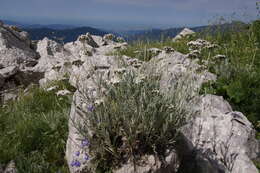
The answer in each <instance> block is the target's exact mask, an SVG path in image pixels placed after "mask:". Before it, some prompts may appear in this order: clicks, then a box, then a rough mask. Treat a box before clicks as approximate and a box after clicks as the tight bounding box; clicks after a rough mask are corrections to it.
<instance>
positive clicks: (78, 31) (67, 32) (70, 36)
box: [24, 27, 107, 43]
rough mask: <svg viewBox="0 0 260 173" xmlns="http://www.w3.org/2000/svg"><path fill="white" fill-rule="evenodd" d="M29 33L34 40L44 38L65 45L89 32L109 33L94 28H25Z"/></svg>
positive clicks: (100, 34) (95, 33)
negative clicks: (61, 42)
mask: <svg viewBox="0 0 260 173" xmlns="http://www.w3.org/2000/svg"><path fill="white" fill-rule="evenodd" d="M24 30H25V31H27V32H28V33H29V34H30V36H31V39H32V40H41V39H43V38H44V37H48V38H50V39H53V40H56V41H63V42H64V43H67V42H71V41H75V40H76V39H77V38H78V36H79V35H82V34H86V33H87V32H89V33H90V34H92V35H99V36H103V35H105V34H107V32H105V31H102V30H99V29H96V28H92V27H80V28H73V29H63V30H61V29H50V28H24Z"/></svg>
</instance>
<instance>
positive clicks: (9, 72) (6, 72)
mask: <svg viewBox="0 0 260 173" xmlns="http://www.w3.org/2000/svg"><path fill="white" fill-rule="evenodd" d="M17 71H18V67H17V66H9V67H5V68H3V69H0V75H1V76H2V77H3V78H9V77H11V76H13V75H14V74H16V73H17Z"/></svg>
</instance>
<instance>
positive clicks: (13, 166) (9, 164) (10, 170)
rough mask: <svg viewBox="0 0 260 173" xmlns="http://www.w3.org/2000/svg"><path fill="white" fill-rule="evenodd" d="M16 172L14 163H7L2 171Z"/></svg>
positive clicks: (7, 172) (5, 172) (6, 172)
mask: <svg viewBox="0 0 260 173" xmlns="http://www.w3.org/2000/svg"><path fill="white" fill-rule="evenodd" d="M17 172H18V171H17V169H16V166H15V163H14V161H11V162H9V163H8V165H7V167H6V168H5V171H4V173H17Z"/></svg>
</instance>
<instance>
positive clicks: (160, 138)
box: [79, 73, 198, 172]
mask: <svg viewBox="0 0 260 173" xmlns="http://www.w3.org/2000/svg"><path fill="white" fill-rule="evenodd" d="M154 75H155V74H153V75H148V77H144V78H142V79H139V78H138V77H137V76H136V75H134V74H132V73H126V74H124V75H123V77H122V80H121V81H120V82H119V83H117V84H115V85H112V86H111V85H107V84H106V83H104V82H103V81H101V82H100V83H99V86H100V88H102V89H101V91H98V93H100V97H101V98H102V102H99V103H100V104H95V103H96V102H97V101H96V100H94V99H91V98H89V99H88V101H87V103H86V104H88V111H87V112H86V113H85V114H84V115H82V117H84V119H85V121H84V122H86V123H85V124H84V125H83V126H79V131H80V133H81V134H82V135H83V136H84V137H85V138H86V139H88V140H89V142H90V148H89V150H90V153H89V155H90V157H91V158H92V160H91V161H92V162H93V165H95V166H94V168H92V169H94V170H95V171H97V172H98V171H99V172H109V171H111V168H117V167H118V166H120V165H121V164H123V163H126V162H127V161H128V160H130V161H131V162H132V163H133V164H134V165H138V163H139V161H140V160H141V159H142V156H144V155H147V154H148V155H149V154H153V155H155V156H156V157H157V158H158V159H165V155H166V154H167V152H169V151H171V149H173V148H174V144H175V140H176V136H177V134H178V129H179V128H180V127H181V126H182V125H183V124H184V123H185V122H186V121H187V120H188V119H189V117H190V116H191V115H193V113H194V111H193V109H192V107H193V104H194V103H193V101H194V99H193V98H194V97H195V96H196V95H197V94H198V92H196V91H194V90H195V89H194V85H192V78H191V74H187V76H186V75H185V76H183V77H181V78H180V79H178V80H177V81H175V84H173V85H172V87H171V88H169V89H168V90H167V91H165V93H161V92H159V80H158V79H160V78H159V77H158V76H154ZM104 89H105V93H104V94H103V92H104ZM102 91H103V92H102ZM90 133H91V135H90ZM166 149H168V151H167V150H166Z"/></svg>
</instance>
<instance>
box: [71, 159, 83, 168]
mask: <svg viewBox="0 0 260 173" xmlns="http://www.w3.org/2000/svg"><path fill="white" fill-rule="evenodd" d="M70 166H72V167H80V166H81V163H80V162H79V161H78V160H73V161H72V162H71V164H70Z"/></svg>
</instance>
